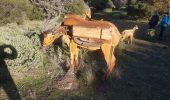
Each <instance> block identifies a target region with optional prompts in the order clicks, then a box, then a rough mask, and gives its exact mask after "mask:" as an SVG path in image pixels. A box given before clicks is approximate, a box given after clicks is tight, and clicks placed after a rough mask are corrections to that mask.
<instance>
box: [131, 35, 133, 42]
mask: <svg viewBox="0 0 170 100" xmlns="http://www.w3.org/2000/svg"><path fill="white" fill-rule="evenodd" d="M132 41H133V35H132V36H131V37H130V43H131V44H132Z"/></svg>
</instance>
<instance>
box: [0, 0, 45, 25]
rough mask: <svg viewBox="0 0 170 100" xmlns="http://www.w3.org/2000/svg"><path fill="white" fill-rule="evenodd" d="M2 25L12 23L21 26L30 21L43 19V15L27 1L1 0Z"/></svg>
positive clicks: (0, 16) (0, 21) (0, 15)
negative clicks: (25, 20)
mask: <svg viewBox="0 0 170 100" xmlns="http://www.w3.org/2000/svg"><path fill="white" fill-rule="evenodd" d="M0 12H1V13H0V25H4V24H7V23H11V22H16V23H17V24H21V23H22V22H23V20H24V19H26V18H27V17H28V18H29V19H32V20H33V19H42V18H43V14H42V12H41V11H39V10H38V9H37V8H36V7H34V6H33V5H31V4H30V3H29V2H28V1H27V0H0Z"/></svg>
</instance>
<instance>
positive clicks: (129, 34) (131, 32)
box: [122, 25, 138, 44]
mask: <svg viewBox="0 0 170 100" xmlns="http://www.w3.org/2000/svg"><path fill="white" fill-rule="evenodd" d="M137 29H138V26H137V25H135V27H134V28H133V29H128V30H124V31H123V32H122V41H123V40H125V39H128V44H129V43H131V44H132V41H133V39H134V33H135V31H136V30H137Z"/></svg>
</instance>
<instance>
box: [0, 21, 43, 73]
mask: <svg viewBox="0 0 170 100" xmlns="http://www.w3.org/2000/svg"><path fill="white" fill-rule="evenodd" d="M34 23H36V22H34ZM40 24H42V23H37V24H36V25H32V26H37V25H39V26H40ZM29 29H31V30H32V32H29V31H30V30H27V28H24V26H23V27H22V28H20V27H18V26H17V24H8V25H6V26H3V27H0V45H11V46H13V47H14V48H15V49H16V50H17V54H18V56H17V58H16V59H14V60H6V62H7V66H8V67H9V68H10V69H13V70H14V71H16V70H18V71H19V70H26V69H30V68H37V67H42V66H43V53H42V50H41V49H40V46H41V44H40V39H39V36H38V34H37V33H39V32H38V29H37V28H36V27H34V28H33V27H29ZM33 30H37V31H33Z"/></svg>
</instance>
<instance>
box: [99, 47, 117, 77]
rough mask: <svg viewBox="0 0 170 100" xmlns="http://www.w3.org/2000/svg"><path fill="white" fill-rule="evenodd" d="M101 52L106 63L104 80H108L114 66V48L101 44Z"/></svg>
mask: <svg viewBox="0 0 170 100" xmlns="http://www.w3.org/2000/svg"><path fill="white" fill-rule="evenodd" d="M101 49H102V52H103V55H104V58H105V61H106V63H107V71H106V73H105V78H106V79H108V77H109V76H110V75H111V73H112V70H113V68H114V66H115V61H116V58H115V56H114V54H113V53H114V47H112V46H111V45H110V44H103V45H102V47H101Z"/></svg>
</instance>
